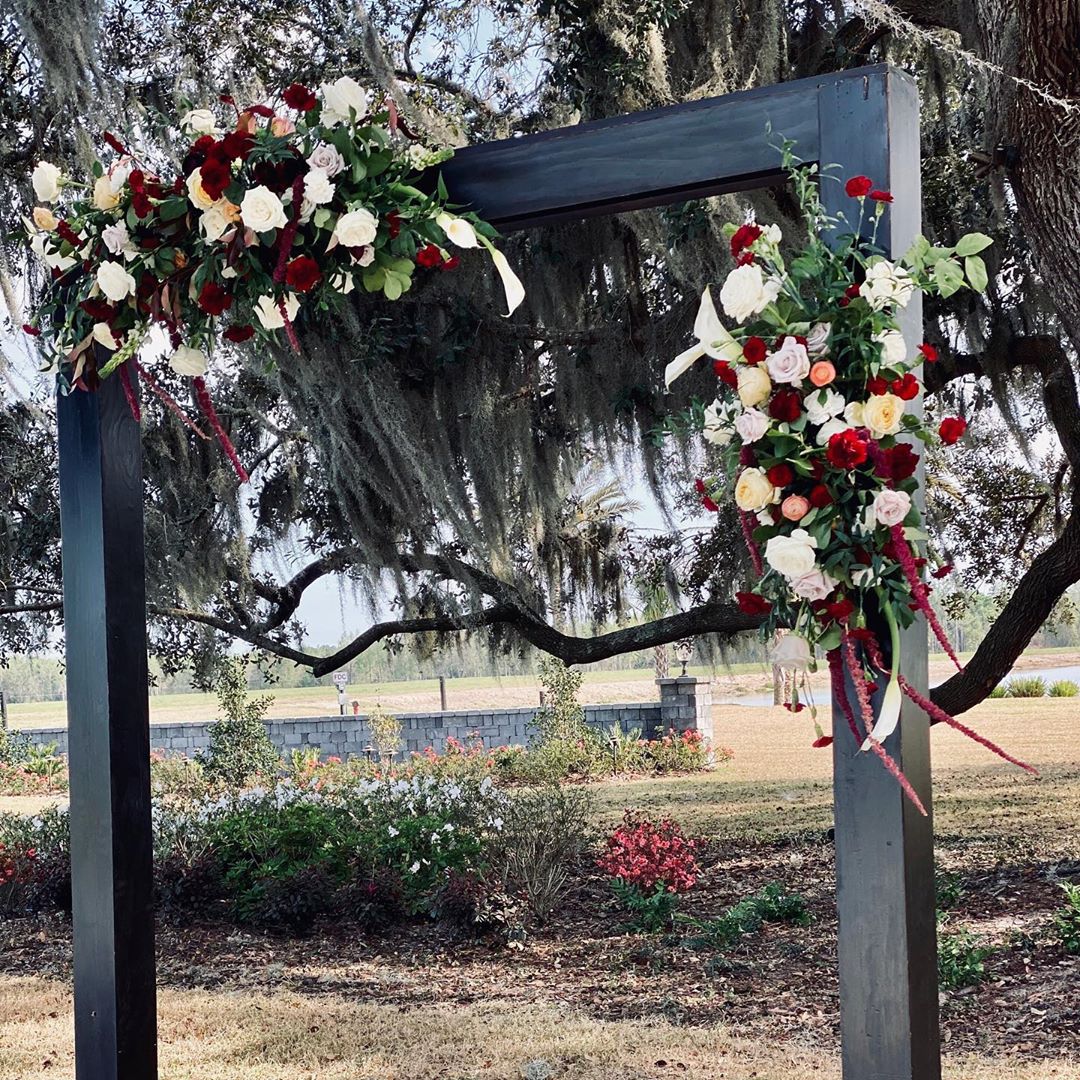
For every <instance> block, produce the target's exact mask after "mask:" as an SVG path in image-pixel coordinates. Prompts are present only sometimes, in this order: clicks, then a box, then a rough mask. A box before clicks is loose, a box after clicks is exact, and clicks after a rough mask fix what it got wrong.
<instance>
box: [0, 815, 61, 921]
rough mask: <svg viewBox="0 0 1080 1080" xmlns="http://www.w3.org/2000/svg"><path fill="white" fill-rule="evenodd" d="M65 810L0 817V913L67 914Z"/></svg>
mask: <svg viewBox="0 0 1080 1080" xmlns="http://www.w3.org/2000/svg"><path fill="white" fill-rule="evenodd" d="M69 852H70V841H69V837H68V819H67V809H66V808H65V807H55V806H54V807H48V808H46V809H45V810H43V811H42V812H41V813H40V814H38V815H36V816H35V817H23V816H21V815H16V814H3V815H0V911H4V912H7V913H9V914H18V913H23V912H27V911H38V910H50V909H51V910H57V909H59V910H61V911H70V910H71V870H70V857H69Z"/></svg>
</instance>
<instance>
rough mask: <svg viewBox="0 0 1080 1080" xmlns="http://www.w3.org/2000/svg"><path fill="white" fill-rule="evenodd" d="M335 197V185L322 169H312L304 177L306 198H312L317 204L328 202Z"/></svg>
mask: <svg viewBox="0 0 1080 1080" xmlns="http://www.w3.org/2000/svg"><path fill="white" fill-rule="evenodd" d="M333 197H334V185H333V184H331V183H330V178H329V176H327V174H326V173H324V172H323V171H322V169H312V170H311V171H310V172H309V173H308V174H307V176H305V177H304V199H305V201H307V200H310V201H311V202H313V203H314V204H315V205H316V206H320V205H321V204H322V203H328V202H330V200H331V199H332V198H333Z"/></svg>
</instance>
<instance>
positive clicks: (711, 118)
mask: <svg viewBox="0 0 1080 1080" xmlns="http://www.w3.org/2000/svg"><path fill="white" fill-rule="evenodd" d="M888 71H889V68H888V67H887V66H886V65H877V66H874V67H866V68H858V69H856V70H853V71H849V72H842V73H840V74H833V75H828V76H821V77H819V78H812V79H798V80H796V81H794V82H789V83H781V84H779V85H778V86H768V87H762V88H759V89H755V90H745V91H742V92H740V93H735V94H727V95H725V96H724V97H719V98H708V99H706V100H703V101H690V102H687V103H686V104H682V105H670V106H667V107H666V108H661V109H651V110H649V111H647V112H639V113H632V114H630V115H629V116H618V117H614V118H612V119H609V120H595V121H590V122H588V123H584V124H576V125H574V126H573V127H565V128H558V129H556V130H554V131H544V132H540V133H539V134H536V135H523V136H521V137H519V138H515V139H503V140H501V141H499V142H490V143H483V144H481V145H479V146H471V147H468V148H466V149H464V150H459V151H458V152H457V153H456V154H455V155H454V157H453V158H452V159H451V160H450V161H448V162H446V164H445V165H443V166H442V174H443V178H444V179H445V181H446V186H447V189H448V191H449V192H450V197H451V198H452V199H454V201H455V202H459V203H463V204H466V205H468V206H470V207H471V208H473V209H474V210H476V211H477V212H478V213H479V214H480V215H481V216H482V217H484V218H485V219H486V220H488V221H490V222H491V223H492V224H493V225H495V226H497V227H498V228H499V229H501V230H502V231H504V232H510V231H512V230H514V229H524V228H529V227H532V226H535V225H551V224H555V223H557V222H561V221H571V220H580V219H581V218H583V217H594V216H597V215H601V214H613V213H620V212H622V211H626V210H638V209H641V208H642V207H646V206H660V205H663V204H668V203H673V202H680V201H684V200H687V199H693V198H700V197H704V196H706V195H719V194H723V193H724V192H730V191H746V190H749V189H751V188H755V187H767V186H770V185H772V184H777V183H782V182H783V180H784V177H783V174H782V173H781V172H780V167H779V166H780V155H779V153H778V151H777V149H776V144H777V143H778V141H779V140H780V139H781V138H786V139H792V140H794V142H795V144H796V152H797V153H798V155H799V157H801V158H802V159H803V160H804V161H816V160H817V159H818V155H819V152H820V146H821V136H820V131H819V109H818V98H819V95H820V94H821V92H822V90H823V88H828V89H829V91H830V92H835V88H836V86H837V84H838V83H840V84H845V85H847V84H850V85H851V86H853V87H856V88H857V87H859V85H860V84H862V85H863V86H865V87H866V88H867V90H868V88H869V84H870V82H871V81H872V80H884V78H885V76H886V73H887V72H888ZM770 128H771V130H772V136H770V135H769V134H768V132H769V130H770Z"/></svg>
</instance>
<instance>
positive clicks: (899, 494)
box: [873, 488, 911, 527]
mask: <svg viewBox="0 0 1080 1080" xmlns="http://www.w3.org/2000/svg"><path fill="white" fill-rule="evenodd" d="M873 508H874V517H875V518H876V519H877V521H878V523H879V524H881V525H888V526H890V527H891V526H893V525H900V524H902V523H903V521H904V518H906V517H907V515H908V511H909V510H910V509H911V496H910V495H909V494H908V493H907V492H906V491H893V490H892V489H891V488H884V489H883V490H881V491H879V492H878V493H877V495H875V496H874V507H873Z"/></svg>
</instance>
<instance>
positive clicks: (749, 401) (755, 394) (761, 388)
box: [738, 364, 772, 409]
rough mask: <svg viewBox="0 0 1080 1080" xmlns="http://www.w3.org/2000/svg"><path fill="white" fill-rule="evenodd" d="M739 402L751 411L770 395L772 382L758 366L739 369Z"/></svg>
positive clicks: (767, 374)
mask: <svg viewBox="0 0 1080 1080" xmlns="http://www.w3.org/2000/svg"><path fill="white" fill-rule="evenodd" d="M738 393H739V400H740V401H741V402H742V403H743V405H745V406H746V408H748V409H751V408H753V407H754V406H755V405H760V404H761V403H762V402H763V401H764V400H765V399H766V398H767V397H768V396H769V394H770V393H772V380H771V379H770V378H769V373H768V372H767V371H766V370H765V369H764V368H763V367H761V365H760V364H752V365H749V366H747V367H744V368H740V369H739V387H738Z"/></svg>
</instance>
